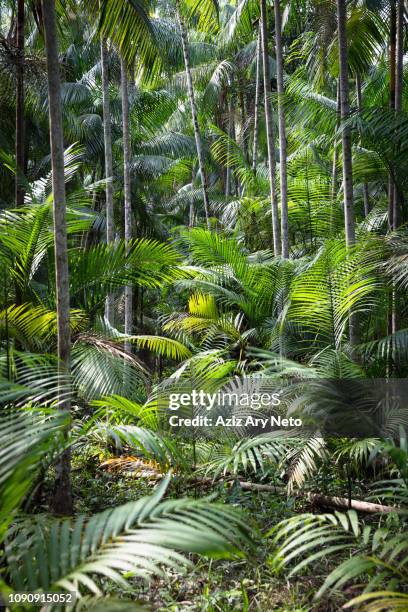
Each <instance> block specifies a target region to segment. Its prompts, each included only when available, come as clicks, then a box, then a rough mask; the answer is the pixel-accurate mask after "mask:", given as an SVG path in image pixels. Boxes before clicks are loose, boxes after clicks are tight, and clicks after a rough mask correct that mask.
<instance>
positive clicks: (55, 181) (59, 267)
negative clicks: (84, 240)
mask: <svg viewBox="0 0 408 612" xmlns="http://www.w3.org/2000/svg"><path fill="white" fill-rule="evenodd" d="M42 7H43V19H44V34H45V49H46V56H47V78H48V106H49V122H50V145H51V166H52V190H53V200H54V241H55V243H54V249H55V285H56V293H57V325H58V358H59V362H60V370H61V373H62V374H65V373H67V372H69V370H70V352H71V331H70V312H69V271H68V246H67V227H66V210H65V208H66V204H65V177H64V134H63V128H62V115H61V91H60V87H61V86H60V74H59V58H58V37H57V28H56V20H55V0H43V3H42ZM62 407H63V408H64V409H65V410H67V411H69V409H70V401H69V399H65V400H64V401H63V402H62ZM53 507H54V510H55V512H57V513H59V514H71V513H72V493H71V464H70V452H69V450H65V451H64V452H63V453H62V455H61V458H60V459H59V460H58V462H57V464H56V481H55V494H54V497H53Z"/></svg>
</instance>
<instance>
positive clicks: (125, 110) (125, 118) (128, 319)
mask: <svg viewBox="0 0 408 612" xmlns="http://www.w3.org/2000/svg"><path fill="white" fill-rule="evenodd" d="M120 83H121V96H122V131H123V185H124V204H125V207H124V213H125V214H124V217H125V243H126V244H129V242H130V241H131V240H132V195H131V180H130V128H129V82H128V73H127V65H126V62H125V60H124V59H123V57H121V58H120ZM132 298H133V296H132V287H131V286H130V285H126V287H125V334H126V335H129V336H130V335H131V334H132V331H133V325H132V319H133V316H132ZM125 349H126V350H127V351H129V352H131V344H130V342H125Z"/></svg>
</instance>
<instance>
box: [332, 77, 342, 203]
mask: <svg viewBox="0 0 408 612" xmlns="http://www.w3.org/2000/svg"><path fill="white" fill-rule="evenodd" d="M336 89H337V94H336V131H338V129H339V127H340V122H341V104H340V83H339V81H337V88H336ZM337 162H338V147H337V143H336V139H335V140H334V150H333V165H332V200H335V199H336V195H337Z"/></svg>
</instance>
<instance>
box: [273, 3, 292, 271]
mask: <svg viewBox="0 0 408 612" xmlns="http://www.w3.org/2000/svg"><path fill="white" fill-rule="evenodd" d="M273 6H274V11H275V44H276V82H277V89H278V124H279V161H280V163H279V171H280V193H281V237H282V257H284V258H285V259H288V257H289V227H288V173H287V146H286V121H285V106H284V95H285V85H284V82H283V44H282V15H281V8H280V0H274V3H273Z"/></svg>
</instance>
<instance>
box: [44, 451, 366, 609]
mask: <svg viewBox="0 0 408 612" xmlns="http://www.w3.org/2000/svg"><path fill="white" fill-rule="evenodd" d="M80 465H81V468H80V469H77V470H75V469H74V472H73V486H74V493H75V510H76V512H77V513H84V514H93V513H95V512H98V511H101V510H104V509H106V508H109V507H115V506H117V505H119V504H122V503H126V502H128V501H132V500H136V499H139V498H140V497H142V496H144V495H149V494H150V493H151V492H152V490H153V487H154V484H155V483H154V482H152V481H149V480H147V479H143V478H137V477H129V476H126V475H123V474H112V473H109V472H106V471H104V470H103V469H101V468H100V467H99V466H98V465H97V462H94V461H90V462H88V463H85V465H84V462H83V459H81V461H80ZM44 492H45V491H44ZM209 494H211V495H213V494H216V496H217V500H219V501H223V500H225V501H227V502H228V503H229V504H233V505H235V506H238V507H239V508H241V509H242V510H243V512H244V517H245V518H248V521H249V522H250V524H251V526H252V527H253V528H254V531H255V533H256V534H258V535H257V546H256V548H255V550H253V551H252V552H251V553H250V554H248V555H246V556H241V557H240V556H236V557H235V558H232V559H231V558H229V559H215V560H214V559H205V558H199V557H196V558H193V557H192V560H193V561H194V564H193V569H190V570H189V571H188V572H187V573H184V574H179V573H174V572H168V571H166V573H165V574H164V575H163V576H162V577H158V578H157V577H155V578H153V579H152V580H151V582H150V583H148V584H146V583H144V582H141V581H139V580H137V579H131V580H130V582H131V584H132V590H131V593H129V592H125V591H120V592H119V593H118V588H117V585H113V584H112V588H111V591H112V594H115V595H116V596H117V595H118V594H119V596H123V597H127V598H129V597H130V598H131V599H133V600H134V601H135V602H137V603H138V604H140V605H141V606H142V607H144V606H145V607H146V610H154V611H157V612H165V611H166V612H167V611H172V612H179V611H180V612H181V611H191V612H192V611H197V612H198V611H206V612H216V611H217V612H218V611H219V612H230V611H231V612H232V611H233V610H234V611H235V610H241V611H244V612H246V611H250V610H257V611H261V612H270V611H271V610H277V611H282V612H331V611H335V610H339V609H340V608H341V606H342V604H344V603H345V599H344V594H342V595H341V596H340V595H339V598H338V599H337V598H333V597H331V598H330V599H323V600H319V601H318V602H316V601H314V600H313V596H314V594H315V593H316V591H317V590H318V589H319V587H320V586H321V585H322V584H323V582H324V579H325V577H326V576H327V574H328V571H330V569H332V568H333V567H334V565H333V563H336V562H338V559H334V558H331V561H330V565H329V563H328V562H327V560H325V559H323V560H320V561H319V563H318V564H316V565H314V566H313V567H312V568H310V567H309V568H306V569H305V570H304V572H303V573H302V574H301V575H297V576H296V577H294V578H290V577H289V570H286V569H285V570H283V571H282V570H278V569H277V568H276V567H275V564H274V556H273V542H272V539H271V538H267V537H265V534H266V533H267V532H268V531H269V530H270V529H271V528H272V527H273V526H274V525H276V524H277V523H278V522H279V521H281V520H282V519H285V518H288V517H290V516H293V515H294V514H295V513H299V512H306V511H311V510H313V509H312V508H311V507H310V506H308V505H307V504H306V502H304V501H301V500H296V501H295V500H294V498H285V497H282V496H280V495H276V494H271V493H263V492H262V493H260V492H244V491H242V490H241V489H240V488H239V487H238V486H233V487H229V488H227V487H226V486H225V484H218V485H216V486H215V487H213V488H210V489H209V488H208V486H206V487H197V486H193V487H192V486H191V484H190V485H188V484H187V483H186V481H184V482H183V481H179V482H178V483H176V484H175V485H174V486H173V487H171V488H170V490H169V495H170V496H173V495H174V496H175V497H177V496H180V495H183V496H185V495H188V496H190V497H195V496H196V497H205V496H208V495H209ZM44 510H45V508H44ZM320 510H321V509H320ZM104 586H105V590H106V591H107V592H109V591H110V585H109V583H106V584H105V585H104ZM346 595H347V594H346ZM349 595H351V593H349ZM354 595H355V593H354Z"/></svg>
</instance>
